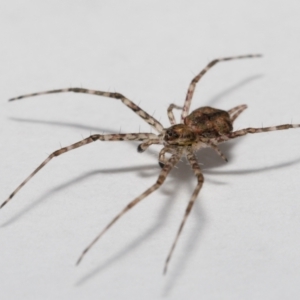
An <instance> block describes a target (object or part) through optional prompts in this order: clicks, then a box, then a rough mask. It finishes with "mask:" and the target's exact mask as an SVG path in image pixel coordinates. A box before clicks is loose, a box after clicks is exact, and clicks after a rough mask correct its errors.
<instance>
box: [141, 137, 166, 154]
mask: <svg viewBox="0 0 300 300" xmlns="http://www.w3.org/2000/svg"><path fill="white" fill-rule="evenodd" d="M161 143H162V141H161V139H159V138H158V139H157V138H156V139H151V140H149V141H147V142H144V143H141V144H139V145H138V147H137V151H138V152H139V153H142V152H144V151H146V150H147V149H148V148H149V147H150V146H151V145H153V144H161Z"/></svg>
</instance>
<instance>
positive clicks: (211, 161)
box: [1, 75, 300, 295]
mask: <svg viewBox="0 0 300 300" xmlns="http://www.w3.org/2000/svg"><path fill="white" fill-rule="evenodd" d="M261 76H262V75H256V76H252V77H249V78H246V79H244V80H242V81H240V82H239V83H237V84H235V85H234V86H232V87H230V88H228V89H226V90H225V91H223V92H221V93H219V94H217V95H216V96H215V97H213V98H211V100H210V101H208V103H209V104H210V105H213V104H215V103H216V102H218V101H220V100H221V99H222V98H223V97H225V96H227V95H229V94H231V93H232V92H234V91H235V90H237V89H238V88H241V87H243V86H245V85H246V84H248V83H250V82H252V81H253V80H256V79H258V78H260V77H261ZM11 119H12V120H14V121H18V122H27V123H38V124H45V125H51V126H64V127H65V126H68V127H72V128H77V129H78V128H79V129H84V130H93V131H96V132H101V131H105V132H110V133H114V131H112V130H109V129H103V128H97V127H90V126H85V125H82V124H78V123H66V122H52V121H44V120H28V119H23V118H11ZM237 142H238V141H231V142H229V143H226V144H224V145H221V146H220V148H221V150H222V152H224V154H225V155H226V156H227V158H228V159H229V161H230V160H231V159H232V148H233V147H234V145H235V144H236V143H237ZM132 145H134V147H136V144H135V143H133V144H132ZM146 153H148V154H149V155H155V156H156V157H157V155H158V153H157V151H155V150H153V149H148V150H147V151H146ZM146 153H145V154H146ZM197 157H198V160H199V161H200V162H201V165H203V166H204V169H205V170H204V172H203V173H204V175H206V174H208V175H209V174H214V175H218V174H219V175H224V174H232V175H240V174H244V175H245V174H248V173H258V172H268V171H270V170H273V169H279V168H284V167H288V166H290V165H292V164H295V163H299V162H300V159H296V160H293V161H288V162H285V163H281V164H277V165H273V166H271V167H267V168H266V167H262V168H256V169H251V170H248V169H245V170H236V171H234V170H233V171H227V170H225V171H214V170H213V169H215V168H217V167H220V166H222V165H225V163H224V162H223V161H222V160H221V159H220V158H219V157H218V156H217V155H216V154H215V153H214V151H212V150H211V149H203V150H201V151H199V152H198V154H197ZM152 170H153V171H155V173H158V170H159V169H158V167H157V165H156V164H153V165H146V166H141V167H127V168H115V169H106V170H94V171H91V172H88V173H85V174H83V175H80V176H78V177H76V178H73V179H71V180H69V181H67V182H65V183H64V184H61V185H59V186H57V187H55V188H53V189H51V190H50V191H49V192H47V193H45V194H43V195H42V196H41V197H39V199H38V200H36V201H35V202H34V203H32V204H31V205H30V206H28V207H27V208H25V209H24V210H22V211H21V212H20V213H18V214H17V215H15V216H14V217H12V218H11V219H10V220H9V221H7V222H6V223H4V224H3V225H2V226H1V227H4V226H7V225H9V224H11V223H13V222H14V221H16V220H18V219H19V218H20V217H22V216H23V215H24V214H26V213H27V212H28V211H30V210H31V209H33V208H34V207H36V206H37V205H39V204H40V203H42V202H43V201H44V200H45V199H47V198H48V197H50V196H51V195H52V194H53V193H55V192H58V191H62V190H64V189H65V188H68V187H69V186H72V185H75V184H77V183H79V182H82V181H84V180H88V179H89V178H91V177H93V176H97V175H99V174H103V173H106V174H110V173H122V172H131V171H138V172H139V175H140V176H141V177H147V176H152V175H153V174H152V173H149V172H148V171H152ZM145 171H146V172H145ZM194 180H195V179H194V176H193V173H192V171H191V169H190V167H189V166H187V165H186V163H180V171H179V170H178V171H177V170H175V171H173V172H172V173H171V174H170V179H169V181H171V186H172V187H173V186H174V188H167V187H165V186H163V187H162V188H161V192H162V193H163V194H165V195H166V198H167V199H166V201H165V203H164V205H163V207H162V208H161V211H160V213H159V215H158V218H157V220H156V221H155V224H153V225H152V226H151V227H150V228H148V229H147V230H146V231H145V232H144V233H142V234H140V235H139V236H138V237H137V238H135V239H134V240H133V241H132V242H130V243H129V244H128V245H126V246H124V248H123V249H121V250H120V251H118V252H117V253H116V254H113V255H112V256H111V257H110V258H108V259H106V261H105V262H104V263H101V264H100V265H98V266H97V267H95V268H93V269H92V270H91V271H89V272H88V273H87V274H86V275H84V276H83V277H82V278H81V279H80V280H78V281H77V283H76V286H81V285H83V284H85V283H86V282H87V281H89V280H90V279H92V278H93V277H94V276H96V275H98V274H99V273H101V272H102V271H103V270H105V269H107V268H108V267H110V266H111V265H113V264H114V263H116V262H117V261H118V260H120V259H121V258H122V257H124V256H125V255H126V254H128V253H129V252H130V251H132V250H133V249H135V248H137V247H138V246H139V245H140V244H141V243H142V242H143V241H144V240H146V239H148V238H149V237H150V236H152V235H153V234H154V233H155V232H156V231H157V230H158V229H159V228H161V226H162V225H164V224H165V223H166V222H167V220H168V212H169V210H170V207H171V205H172V203H173V198H174V191H175V190H176V188H175V186H176V187H177V186H178V185H179V184H183V185H184V184H185V185H186V184H188V185H189V187H190V188H191V189H193V187H194V185H195V181H194ZM207 180H210V179H207V178H206V181H207ZM214 183H215V184H224V183H222V182H215V181H214ZM169 184H170V183H169ZM169 186H170V185H169ZM200 198H201V195H200ZM193 212H194V214H195V213H196V214H197V216H196V218H197V219H196V220H197V221H196V223H195V227H194V228H193V229H192V230H191V231H190V232H186V234H187V235H189V237H188V239H187V242H186V245H185V246H184V247H185V248H184V251H185V255H184V257H180V258H179V259H177V262H176V261H175V259H174V258H173V260H174V261H173V260H172V264H174V266H172V270H170V272H169V273H171V274H169V275H168V279H167V281H166V284H165V287H164V294H165V295H166V294H168V293H169V292H170V290H171V289H172V287H173V286H174V284H175V283H176V281H177V280H178V279H179V277H180V276H182V275H183V271H182V270H184V269H185V266H186V264H187V263H188V260H189V257H191V255H192V253H193V252H194V251H195V245H196V244H197V245H198V244H199V243H198V242H199V239H200V238H201V234H199V228H200V230H201V231H203V230H204V228H205V213H204V211H203V209H202V207H201V202H200V203H199V201H197V202H196V204H195V208H194V209H193ZM166 216H167V217H166ZM174 234H175V232H174ZM167 250H168V249H167ZM175 255H176V252H175Z"/></svg>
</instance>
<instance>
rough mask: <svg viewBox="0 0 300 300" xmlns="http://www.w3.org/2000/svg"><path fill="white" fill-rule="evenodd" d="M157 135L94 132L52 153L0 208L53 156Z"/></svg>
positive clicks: (151, 137) (141, 139) (146, 138)
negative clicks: (98, 144)
mask: <svg viewBox="0 0 300 300" xmlns="http://www.w3.org/2000/svg"><path fill="white" fill-rule="evenodd" d="M156 138H157V135H155V134H153V133H127V134H104V135H102V134H93V135H91V136H89V137H87V138H85V139H83V140H81V141H79V142H77V143H75V144H72V145H70V146H67V147H64V148H61V149H59V150H56V151H54V152H53V153H52V154H50V155H49V156H48V157H47V158H46V159H45V160H44V161H43V162H42V163H41V164H40V165H39V166H38V167H37V168H36V169H35V170H34V171H33V172H32V173H31V174H30V175H29V176H28V177H27V178H26V179H25V180H24V181H23V182H22V183H21V184H20V185H19V186H18V187H17V188H16V189H15V190H14V191H13V192H12V194H11V195H10V196H9V197H8V198H7V199H6V200H5V201H4V202H3V203H2V204H1V206H0V209H1V208H2V207H3V206H4V205H5V204H7V203H8V202H9V201H10V200H11V199H12V198H13V197H14V196H15V194H16V193H17V192H18V191H19V190H20V189H21V188H22V187H23V186H24V185H25V184H26V183H27V182H28V181H29V180H30V179H31V178H32V177H33V176H34V175H35V174H36V173H37V172H38V171H40V170H41V169H42V168H43V167H44V166H45V165H46V164H47V163H48V162H49V161H50V160H51V159H52V158H54V157H56V156H59V155H61V154H63V153H66V152H68V151H71V150H74V149H77V148H79V147H81V146H84V145H87V144H90V143H92V142H95V141H98V140H100V141H144V140H148V139H156Z"/></svg>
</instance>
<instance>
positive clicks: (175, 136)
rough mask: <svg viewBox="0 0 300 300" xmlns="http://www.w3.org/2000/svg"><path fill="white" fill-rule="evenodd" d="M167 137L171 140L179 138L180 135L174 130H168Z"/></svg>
mask: <svg viewBox="0 0 300 300" xmlns="http://www.w3.org/2000/svg"><path fill="white" fill-rule="evenodd" d="M166 135H167V138H169V139H172V138H177V137H178V134H177V133H176V132H175V131H174V130H168V131H167V134H166Z"/></svg>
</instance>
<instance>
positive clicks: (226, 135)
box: [0, 55, 300, 273]
mask: <svg viewBox="0 0 300 300" xmlns="http://www.w3.org/2000/svg"><path fill="white" fill-rule="evenodd" d="M254 57H260V55H242V56H235V57H225V58H220V59H215V60H213V61H211V62H210V63H209V64H208V65H207V66H206V67H205V68H204V69H203V70H202V71H201V72H200V73H199V74H198V75H197V76H196V77H195V78H194V79H193V80H192V82H191V84H190V86H189V88H188V92H187V95H186V99H185V102H184V106H183V107H180V106H177V105H175V104H171V105H170V106H169V108H168V117H169V120H170V123H171V127H169V128H164V127H163V126H162V124H161V123H160V122H159V121H158V120H156V119H155V118H154V117H152V116H150V115H149V114H148V113H146V112H145V111H144V110H142V109H141V108H140V107H139V106H137V105H136V104H134V103H133V102H132V101H130V100H129V99H128V98H126V97H125V96H123V95H122V94H119V93H110V92H103V91H96V90H89V89H84V88H66V89H59V90H52V91H46V92H40V93H34V94H28V95H24V96H19V97H17V98H13V99H11V101H13V100H18V99H22V98H26V97H32V96H38V95H44V94H53V93H63V92H75V93H86V94H92V95H98V96H104V97H109V98H113V99H117V100H120V101H122V102H123V104H124V105H126V106H127V107H128V108H130V109H131V110H132V111H133V112H135V113H136V114H137V115H138V116H140V117H141V118H142V119H143V120H145V121H146V122H147V123H148V124H149V125H150V126H152V127H153V129H154V130H156V131H157V132H158V134H157V135H156V134H153V133H148V132H146V133H141V132H138V133H127V134H93V135H91V136H89V137H87V138H85V139H83V140H81V141H79V142H77V143H75V144H72V145H70V146H68V147H64V148H61V149H59V150H56V151H54V152H53V153H52V154H50V155H49V156H48V157H47V158H46V160H45V161H44V162H42V163H41V164H40V165H39V166H38V167H37V168H36V169H35V170H34V171H33V172H32V173H31V174H30V175H29V176H28V177H27V178H26V179H25V180H24V181H23V182H22V183H21V184H20V185H19V186H18V187H17V188H16V189H15V190H14V191H13V193H12V194H11V195H10V196H9V197H8V199H6V200H5V201H4V202H3V203H2V205H1V206H0V208H2V207H3V206H4V205H5V204H6V203H8V202H9V201H10V200H11V199H12V198H13V197H14V195H15V194H16V193H17V192H18V191H19V190H20V189H21V188H22V187H23V186H24V185H25V184H26V183H27V182H28V181H29V180H30V179H31V178H32V177H33V176H34V175H35V174H36V173H37V172H38V171H39V170H40V169H42V168H43V167H44V166H45V165H46V164H47V163H48V162H49V161H50V160H51V159H52V158H54V157H56V156H59V155H61V154H63V153H66V152H68V151H70V150H73V149H76V148H79V147H81V146H84V145H87V144H89V143H92V142H95V141H98V140H99V141H140V142H141V144H140V145H139V146H138V151H139V152H143V151H145V150H147V148H148V147H150V146H151V145H153V144H160V145H163V146H164V147H163V148H162V149H161V151H160V152H159V158H158V159H159V164H160V166H161V167H162V170H161V171H160V173H159V176H158V178H157V181H156V182H155V183H154V184H153V185H152V186H151V187H150V188H148V189H147V190H146V191H145V192H144V193H142V194H141V195H140V196H138V197H137V198H135V199H134V200H132V201H131V202H130V203H129V204H127V205H126V206H125V208H124V209H123V210H122V211H121V212H120V213H119V214H118V215H116V216H115V218H114V219H112V221H111V222H110V223H109V224H108V225H107V226H106V227H105V228H104V229H103V230H102V231H101V232H100V233H99V234H98V235H97V236H96V238H95V239H94V240H93V241H92V242H91V243H90V244H89V245H88V246H87V248H86V249H85V250H84V251H83V252H82V254H81V256H80V257H79V259H78V261H77V263H79V262H80V261H81V259H82V258H83V256H84V255H85V254H86V253H87V252H88V251H89V250H90V249H91V247H92V246H93V245H94V244H95V243H96V242H97V241H98V240H99V239H100V237H101V236H102V235H103V234H104V233H105V232H106V231H107V230H108V229H109V228H110V227H111V226H112V225H113V224H114V223H115V222H116V221H117V220H118V219H119V218H120V217H121V216H123V215H124V214H125V213H126V212H127V211H128V210H130V209H131V208H132V207H133V206H135V205H136V204H137V203H139V202H140V201H141V200H143V199H144V198H146V197H147V196H148V195H149V194H151V193H152V192H154V191H155V190H157V189H158V188H159V187H160V186H161V185H162V184H163V183H164V181H165V179H166V177H167V176H168V174H169V173H170V171H171V170H172V168H173V167H174V166H175V165H176V164H177V162H178V161H179V160H180V158H181V157H182V156H185V157H186V158H187V161H188V162H189V164H190V165H191V167H192V169H193V172H194V174H195V177H196V180H197V185H196V187H195V190H194V192H193V194H192V196H191V198H190V201H189V203H188V206H187V208H186V211H185V213H184V217H183V220H182V222H181V224H180V226H179V230H178V232H177V235H176V237H175V240H174V242H173V244H172V247H171V250H170V252H169V255H168V256H167V259H166V263H165V268H164V273H165V272H166V271H167V266H168V262H169V261H170V259H171V256H172V253H173V250H174V249H175V246H176V243H177V240H178V238H179V236H180V233H181V231H182V229H183V226H184V224H185V221H186V219H187V217H188V215H189V213H190V211H191V209H192V207H193V205H194V203H195V200H196V198H197V196H198V194H199V192H200V190H201V187H202V184H203V181H204V178H203V175H202V172H201V169H200V166H199V164H198V162H197V159H196V156H195V152H196V151H197V150H199V149H200V148H202V147H207V146H208V147H211V148H213V149H214V150H215V151H216V152H217V153H218V154H219V155H220V156H221V157H222V158H223V159H224V160H226V161H227V159H226V157H225V156H224V155H223V154H222V152H221V151H220V150H219V148H218V146H217V145H218V144H220V143H222V142H225V141H228V140H231V139H234V138H237V137H240V136H243V135H246V134H248V133H259V132H267V131H275V130H283V129H289V128H298V127H300V124H294V125H293V124H285V125H279V126H273V127H266V128H245V129H241V130H237V131H233V123H234V121H235V119H236V118H237V117H238V116H239V115H240V114H241V113H242V112H243V111H244V110H245V109H246V108H247V106H246V105H239V106H236V107H234V108H232V109H230V110H228V111H224V110H220V109H216V108H212V107H207V106H206V107H201V108H198V109H196V110H194V111H193V112H192V113H191V114H189V110H190V105H191V100H192V98H193V93H194V90H195V87H196V84H197V82H198V81H199V80H200V78H201V77H202V76H203V75H204V74H205V73H206V72H207V71H208V70H209V69H210V68H211V67H212V66H214V65H215V64H216V63H218V62H221V61H227V60H234V59H243V58H254ZM174 108H175V109H181V110H182V114H181V122H180V123H176V120H175V117H174V114H173V109H174ZM166 153H168V154H169V155H170V156H169V157H168V158H167V157H166V156H165V154H166Z"/></svg>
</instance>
